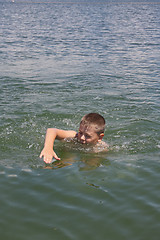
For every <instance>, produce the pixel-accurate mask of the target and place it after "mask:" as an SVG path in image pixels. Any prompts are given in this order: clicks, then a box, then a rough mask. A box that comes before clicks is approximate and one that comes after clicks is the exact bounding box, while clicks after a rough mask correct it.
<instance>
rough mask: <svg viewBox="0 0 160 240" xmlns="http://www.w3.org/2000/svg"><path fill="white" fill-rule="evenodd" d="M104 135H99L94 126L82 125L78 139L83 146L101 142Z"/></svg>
mask: <svg viewBox="0 0 160 240" xmlns="http://www.w3.org/2000/svg"><path fill="white" fill-rule="evenodd" d="M103 136H104V134H103V133H102V134H100V135H99V134H97V133H96V131H95V127H94V125H91V126H85V125H83V124H80V127H79V132H78V135H77V139H78V141H79V142H80V143H82V144H96V143H97V142H100V141H101V140H102V138H103Z"/></svg>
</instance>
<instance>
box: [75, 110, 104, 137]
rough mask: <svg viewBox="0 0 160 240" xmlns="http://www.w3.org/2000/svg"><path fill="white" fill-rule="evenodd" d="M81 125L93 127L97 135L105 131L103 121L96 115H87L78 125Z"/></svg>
mask: <svg viewBox="0 0 160 240" xmlns="http://www.w3.org/2000/svg"><path fill="white" fill-rule="evenodd" d="M81 124H83V125H86V126H89V125H91V124H92V125H94V126H95V130H96V133H97V134H101V133H104V130H105V119H104V117H102V116H101V115H100V114H98V113H89V114H87V115H85V116H84V117H83V118H82V120H81V122H80V125H81Z"/></svg>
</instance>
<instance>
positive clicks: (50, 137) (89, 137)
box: [40, 113, 108, 163]
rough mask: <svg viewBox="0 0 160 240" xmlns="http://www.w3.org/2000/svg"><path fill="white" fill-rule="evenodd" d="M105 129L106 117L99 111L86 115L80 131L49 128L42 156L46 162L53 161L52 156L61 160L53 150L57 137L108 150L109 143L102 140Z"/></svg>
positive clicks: (98, 149) (96, 149)
mask: <svg viewBox="0 0 160 240" xmlns="http://www.w3.org/2000/svg"><path fill="white" fill-rule="evenodd" d="M104 129H105V119H104V118H103V117H102V116H101V115H100V114H98V113H89V114H87V115H85V116H84V117H83V118H82V120H81V122H80V127H79V131H78V133H77V132H75V131H72V130H62V129H56V128H48V129H47V133H46V138H45V143H44V148H43V150H42V152H41V154H40V158H42V157H43V158H44V162H45V163H51V162H52V158H55V159H56V160H60V158H59V157H58V156H57V154H56V153H55V152H54V150H53V146H54V141H55V139H58V140H63V139H67V138H72V139H77V141H78V142H80V143H81V144H87V145H91V146H95V148H94V150H95V151H96V152H97V151H107V149H108V145H107V144H106V143H105V142H103V141H102V138H103V136H104Z"/></svg>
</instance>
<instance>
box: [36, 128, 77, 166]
mask: <svg viewBox="0 0 160 240" xmlns="http://www.w3.org/2000/svg"><path fill="white" fill-rule="evenodd" d="M75 136H76V132H75V131H66V130H61V129H56V128H48V129H47V132H46V138H45V143H44V148H43V150H42V152H41V154H40V158H42V157H43V159H44V162H46V163H51V162H52V158H53V157H54V158H55V159H56V160H60V158H59V157H58V156H57V154H56V153H55V152H54V150H53V146H54V141H55V139H58V140H63V139H65V138H74V137H75Z"/></svg>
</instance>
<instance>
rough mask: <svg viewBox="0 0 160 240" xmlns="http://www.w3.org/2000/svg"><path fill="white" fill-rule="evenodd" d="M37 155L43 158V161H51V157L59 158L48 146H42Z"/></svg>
mask: <svg viewBox="0 0 160 240" xmlns="http://www.w3.org/2000/svg"><path fill="white" fill-rule="evenodd" d="M39 157H40V158H42V157H43V160H44V162H45V163H51V162H52V159H53V158H55V159H56V160H61V159H60V158H59V157H58V156H57V154H56V153H55V152H54V151H53V149H50V148H43V150H42V152H41V154H40V156H39Z"/></svg>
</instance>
